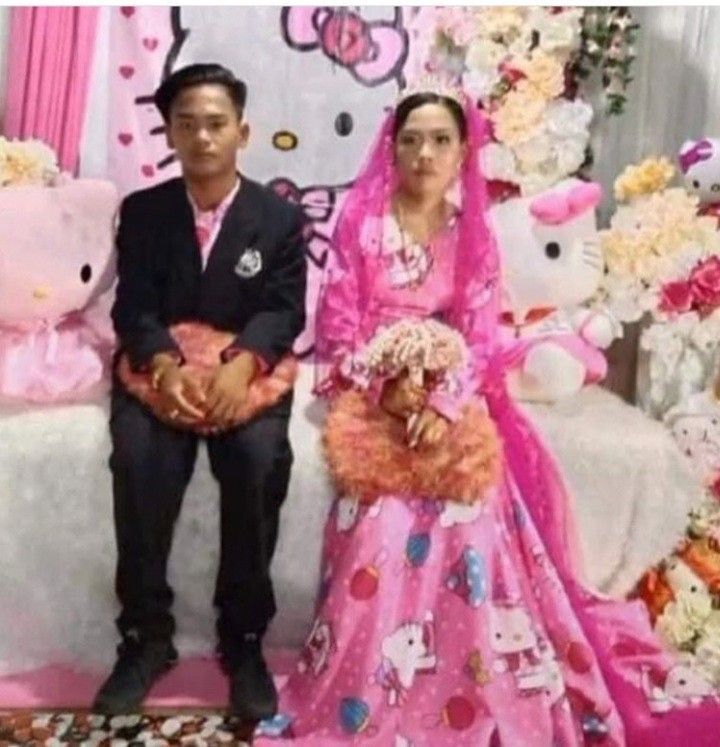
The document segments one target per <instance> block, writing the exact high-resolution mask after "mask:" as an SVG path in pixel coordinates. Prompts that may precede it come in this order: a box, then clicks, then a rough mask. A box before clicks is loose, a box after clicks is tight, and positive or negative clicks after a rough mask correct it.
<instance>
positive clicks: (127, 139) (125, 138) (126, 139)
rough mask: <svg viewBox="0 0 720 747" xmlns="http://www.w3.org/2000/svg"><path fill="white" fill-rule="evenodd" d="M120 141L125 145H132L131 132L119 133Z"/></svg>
mask: <svg viewBox="0 0 720 747" xmlns="http://www.w3.org/2000/svg"><path fill="white" fill-rule="evenodd" d="M118 140H119V141H120V142H121V143H122V144H123V145H130V143H132V141H133V136H132V133H130V132H119V133H118Z"/></svg>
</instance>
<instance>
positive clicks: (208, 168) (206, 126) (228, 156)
mask: <svg viewBox="0 0 720 747" xmlns="http://www.w3.org/2000/svg"><path fill="white" fill-rule="evenodd" d="M249 135H250V128H249V127H248V125H247V123H246V122H245V121H244V120H243V119H242V118H241V117H239V116H238V112H237V110H236V108H235V105H234V103H233V101H232V99H231V98H230V95H229V93H228V90H227V88H225V86H223V85H219V84H215V83H208V84H201V85H197V86H192V87H191V88H186V89H184V90H183V91H181V92H180V94H179V95H178V96H177V98H176V99H175V101H174V102H173V104H172V107H171V109H170V122H169V123H168V128H167V139H168V145H169V146H170V147H171V148H174V149H175V151H176V153H177V156H178V158H179V159H180V163H181V164H182V169H183V174H184V175H185V176H190V177H198V178H205V179H207V178H208V177H213V176H220V175H224V174H227V173H229V172H232V171H235V168H236V160H237V151H238V149H239V148H244V147H245V146H246V145H247V141H248V137H249Z"/></svg>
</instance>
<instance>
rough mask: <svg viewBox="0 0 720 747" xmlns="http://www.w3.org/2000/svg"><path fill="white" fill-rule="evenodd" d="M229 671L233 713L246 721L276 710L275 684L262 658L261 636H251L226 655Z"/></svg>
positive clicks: (225, 663) (266, 715)
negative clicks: (230, 653) (229, 654)
mask: <svg viewBox="0 0 720 747" xmlns="http://www.w3.org/2000/svg"><path fill="white" fill-rule="evenodd" d="M224 667H225V670H226V671H227V672H228V674H229V675H230V713H231V715H232V716H236V717H238V718H239V719H241V720H243V721H262V720H263V719H266V718H272V717H273V716H274V715H275V714H276V713H277V708H278V696H277V690H276V689H275V684H274V682H273V679H272V677H271V676H270V672H269V671H268V668H267V664H266V663H265V659H264V658H263V653H262V645H261V642H260V638H259V637H252V636H248V637H247V638H246V640H245V641H243V642H242V643H240V644H239V645H238V646H237V648H236V650H235V651H233V653H232V655H231V656H229V657H228V656H225V657H224Z"/></svg>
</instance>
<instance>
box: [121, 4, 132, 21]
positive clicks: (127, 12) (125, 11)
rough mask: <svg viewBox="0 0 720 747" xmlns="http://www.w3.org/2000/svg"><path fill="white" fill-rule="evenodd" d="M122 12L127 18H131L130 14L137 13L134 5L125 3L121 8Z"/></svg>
mask: <svg viewBox="0 0 720 747" xmlns="http://www.w3.org/2000/svg"><path fill="white" fill-rule="evenodd" d="M120 12H121V13H122V14H123V15H124V16H125V18H130V16H131V15H133V13H135V8H134V7H133V6H132V5H123V6H122V7H121V8H120Z"/></svg>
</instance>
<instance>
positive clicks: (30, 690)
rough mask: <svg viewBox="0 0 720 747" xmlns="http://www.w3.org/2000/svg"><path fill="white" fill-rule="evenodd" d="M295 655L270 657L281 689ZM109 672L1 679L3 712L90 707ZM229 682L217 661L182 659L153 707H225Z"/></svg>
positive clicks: (43, 672) (156, 691) (64, 671)
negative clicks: (22, 709) (20, 709)
mask: <svg viewBox="0 0 720 747" xmlns="http://www.w3.org/2000/svg"><path fill="white" fill-rule="evenodd" d="M295 656H296V654H295V652H293V651H287V650H281V651H278V650H274V651H268V652H267V658H268V664H269V665H270V668H271V669H272V671H273V673H274V674H275V681H276V683H277V685H278V686H280V685H282V683H283V681H284V680H285V678H286V676H287V674H288V672H289V671H290V668H291V667H292V665H293V662H294V659H295ZM107 674H108V672H105V671H102V672H98V671H93V672H90V671H87V670H82V669H79V668H75V667H72V666H70V665H60V664H54V665H52V666H47V667H42V668H41V669H34V670H31V671H27V672H18V673H17V674H11V675H5V676H3V677H0V708H50V709H58V708H69V709H81V708H89V707H90V704H91V703H92V700H93V698H94V696H95V693H96V691H97V689H98V688H99V687H100V684H101V683H102V681H103V679H104V677H105V676H106V675H107ZM227 699H228V683H227V678H226V677H225V675H224V674H223V673H222V671H221V670H220V667H219V666H218V663H217V661H216V660H215V659H214V658H212V657H194V658H192V659H183V660H181V661H180V663H179V664H178V665H177V666H176V667H174V668H173V669H172V670H171V671H170V672H168V674H166V675H165V676H164V677H163V678H162V679H161V680H160V681H159V682H158V683H157V684H156V685H155V687H154V688H153V689H152V690H151V692H150V696H149V698H148V700H147V701H146V707H148V708H224V707H225V706H226V704H227Z"/></svg>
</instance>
